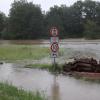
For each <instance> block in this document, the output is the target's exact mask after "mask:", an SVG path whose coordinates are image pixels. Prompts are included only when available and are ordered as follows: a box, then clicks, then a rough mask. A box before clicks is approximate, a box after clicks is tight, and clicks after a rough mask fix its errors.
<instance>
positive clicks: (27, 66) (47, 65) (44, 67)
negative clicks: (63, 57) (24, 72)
mask: <svg viewBox="0 0 100 100" xmlns="http://www.w3.org/2000/svg"><path fill="white" fill-rule="evenodd" d="M51 67H52V64H39V63H38V64H30V65H26V66H25V68H39V69H51Z"/></svg>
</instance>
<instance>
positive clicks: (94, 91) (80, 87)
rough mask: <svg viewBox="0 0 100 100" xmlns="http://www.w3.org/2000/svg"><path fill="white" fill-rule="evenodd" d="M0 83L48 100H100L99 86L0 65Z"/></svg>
mask: <svg viewBox="0 0 100 100" xmlns="http://www.w3.org/2000/svg"><path fill="white" fill-rule="evenodd" d="M0 81H1V82H2V81H7V82H9V83H12V84H13V85H15V86H17V87H19V88H23V89H25V90H31V91H40V92H42V93H44V94H45V95H46V96H47V98H48V99H49V100H100V84H99V83H91V82H88V81H84V80H78V79H75V78H73V77H69V76H63V75H58V76H55V75H53V74H51V73H50V72H48V71H45V70H38V69H28V68H20V66H19V67H18V66H17V67H16V65H15V64H11V63H5V64H3V65H0Z"/></svg>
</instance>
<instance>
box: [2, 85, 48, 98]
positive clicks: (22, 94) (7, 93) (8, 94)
mask: <svg viewBox="0 0 100 100" xmlns="http://www.w3.org/2000/svg"><path fill="white" fill-rule="evenodd" d="M0 100H46V99H44V98H43V97H42V96H41V94H40V93H39V92H37V93H32V92H27V91H24V90H22V89H17V88H16V87H14V86H12V85H8V84H5V83H4V84H3V83H0Z"/></svg>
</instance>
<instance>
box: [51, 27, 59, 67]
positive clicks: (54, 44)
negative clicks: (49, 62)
mask: <svg viewBox="0 0 100 100" xmlns="http://www.w3.org/2000/svg"><path fill="white" fill-rule="evenodd" d="M50 34H51V38H50V42H51V47H50V49H51V58H53V65H54V67H56V58H57V57H58V50H59V38H58V29H57V28H56V27H52V28H51V29H50Z"/></svg>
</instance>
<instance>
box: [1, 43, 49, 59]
mask: <svg viewBox="0 0 100 100" xmlns="http://www.w3.org/2000/svg"><path fill="white" fill-rule="evenodd" d="M48 56H49V48H47V47H40V46H32V45H1V46H0V59H1V60H24V59H32V60H39V59H41V58H43V57H48Z"/></svg>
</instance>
